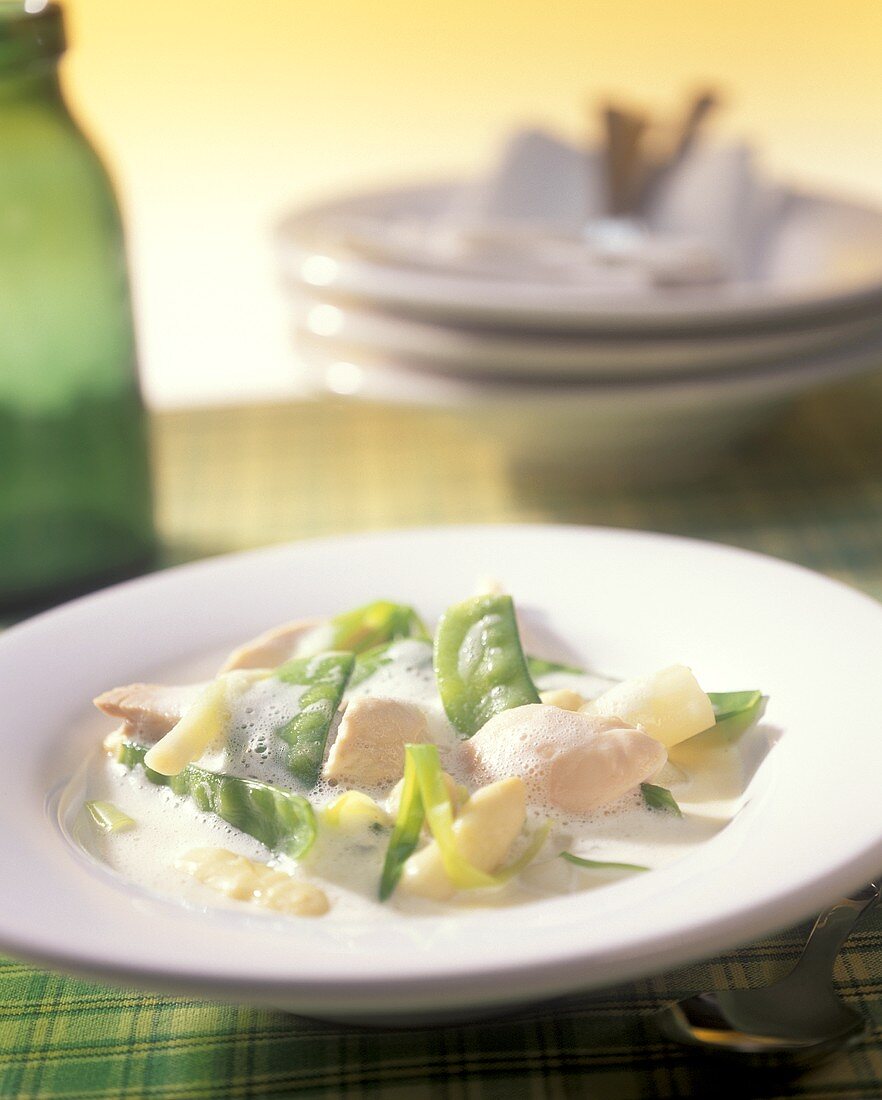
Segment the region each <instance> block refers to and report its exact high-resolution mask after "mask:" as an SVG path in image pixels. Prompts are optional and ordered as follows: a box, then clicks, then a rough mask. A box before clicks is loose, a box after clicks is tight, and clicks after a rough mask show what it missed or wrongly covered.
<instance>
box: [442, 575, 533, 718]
mask: <svg viewBox="0 0 882 1100" xmlns="http://www.w3.org/2000/svg"><path fill="white" fill-rule="evenodd" d="M435 679H436V680H437V682H438V691H439V692H440V694H441V702H442V703H443V704H444V710H445V711H446V712H447V717H448V718H449V719H450V721H451V722H452V724H453V725H454V727H455V728H456V729H457V730H459V732H460V733H461V734H463V735H464V736H465V737H471V736H472V734H473V733H477V731H478V730H479V729H480V728H481V726H483V725H484V723H485V722H487V721H488V720H489V719H490V718H492V717H493V716H494V714H499V713H500V712H501V711H503V710H510V709H511V708H512V707H520V706H523V705H524V704H526V703H538V702H539V693H538V692H537V691H536V688H535V686H534V684H533V681H532V680H531V678H530V673H529V671H528V669H527V662H526V660H525V659H524V653H523V650H522V649H521V641H520V638H519V636H518V626H517V621H516V620H515V613H514V604H513V603H512V599H511V596H475V597H473V598H472V599H469V600H464V601H463V602H462V603H458V604H455V605H454V606H453V607H451V608H449V609H448V610H447V611H446V612H445V613H444V615H443V616H442V618H441V621H440V622H439V624H438V630H437V632H436V634H435Z"/></svg>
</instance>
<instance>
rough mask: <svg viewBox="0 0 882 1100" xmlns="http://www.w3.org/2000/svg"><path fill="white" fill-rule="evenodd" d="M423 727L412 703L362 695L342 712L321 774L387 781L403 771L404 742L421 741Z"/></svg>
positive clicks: (368, 783)
mask: <svg viewBox="0 0 882 1100" xmlns="http://www.w3.org/2000/svg"><path fill="white" fill-rule="evenodd" d="M426 729H427V725H426V716H425V714H424V713H423V712H422V710H420V708H419V707H418V706H415V705H414V704H413V703H405V702H402V701H401V700H400V699H385V698H383V697H381V696H379V695H362V696H360V697H359V698H358V699H355V700H353V701H352V702H351V703H350V704H349V705H348V706H347V708H346V710H345V711H344V712H343V719H342V721H341V722H340V729H339V730H338V732H337V739H336V740H335V741H334V744H333V745H332V746H331V751H330V752H329V753H328V759H327V761H326V762H325V766H324V768H323V769H322V775H323V777H324V778H325V779H331V780H334V781H335V782H346V783H349V784H351V785H353V786H357V787H378V786H380V785H381V784H384V783H391V782H393V780H395V779H400V778H401V776H402V775H403V774H404V746H405V745H406V744H408V742H414V743H416V742H419V741H425V739H426Z"/></svg>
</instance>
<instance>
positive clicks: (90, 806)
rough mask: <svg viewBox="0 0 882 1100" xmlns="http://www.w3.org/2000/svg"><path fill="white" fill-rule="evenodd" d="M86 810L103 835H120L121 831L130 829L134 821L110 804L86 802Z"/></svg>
mask: <svg viewBox="0 0 882 1100" xmlns="http://www.w3.org/2000/svg"><path fill="white" fill-rule="evenodd" d="M86 810H87V811H88V814H89V816H90V817H91V818H92V820H93V821H94V822H95V824H96V825H97V826H98V828H99V829H102V830H103V831H104V832H105V833H120V832H122V831H123V829H131V828H132V826H133V825H134V824H135V819H134V818H133V817H129V815H128V814H126V813H123V811H122V810H121V809H120V808H119V807H118V806H114V804H113V803H112V802H102V801H100V800H99V801H95V802H87V803H86Z"/></svg>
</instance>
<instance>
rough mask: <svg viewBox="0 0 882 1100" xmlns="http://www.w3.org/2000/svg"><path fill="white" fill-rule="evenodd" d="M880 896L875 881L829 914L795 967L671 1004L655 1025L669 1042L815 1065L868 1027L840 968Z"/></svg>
mask: <svg viewBox="0 0 882 1100" xmlns="http://www.w3.org/2000/svg"><path fill="white" fill-rule="evenodd" d="M878 899H879V887H878V886H877V885H876V883H874V882H871V883H870V884H869V885H868V886H866V887H864V888H863V889H862V890H858V891H857V892H856V893H855V894H853V895H852V896H850V897H847V898H843V899H842V900H841V901H838V902H837V903H836V904H835V905H833V906H831V907H830V908H829V909H827V910H826V911H825V912H824V913H822V914H821V915H820V916H819V917H818V919H817V920H816V921H815V925H814V927H813V928H812V930H811V932H810V933H809V938H808V941H807V942H806V945H805V947H804V948H803V952H802V955H801V956H800V958H799V961H798V962H797V964H796V966H795V967H794V968H793V970H791V971H790V973H789V974H788V975H787V976H786V977H785V978H782V979H781V980H780V981H777V982H774V983H773V984H772V985H767V986H761V987H759V988H756V989H732V990H721V991H720V992H716V993H699V994H698V995H696V996H694V997H688V998H687V999H686V1000H684V1001H679V1002H677V1003H676V1004H672V1005H669V1006H668V1007H666V1008H663V1009H661V1011H660V1012H658V1013H657V1014H656V1017H655V1020H656V1023H657V1024H658V1026H659V1028H660V1030H661V1031H662V1032H663V1033H664V1035H665V1036H666V1038H668V1039H673V1040H674V1041H675V1042H678V1043H685V1044H688V1045H689V1046H692V1047H698V1048H701V1049H702V1050H704V1051H707V1052H709V1053H721V1054H736V1055H745V1054H746V1055H753V1056H763V1057H765V1056H771V1055H786V1056H788V1057H790V1058H794V1057H796V1058H799V1060H801V1061H813V1060H815V1059H817V1058H821V1057H823V1056H824V1055H825V1054H828V1053H830V1052H831V1051H833V1050H834V1049H836V1047H838V1046H840V1045H841V1044H842V1043H844V1042H845V1041H846V1040H847V1039H856V1038H857V1037H858V1036H859V1035H860V1034H861V1033H862V1032H863V1031H864V1030H865V1028H866V1021H865V1020H864V1018H863V1016H862V1015H861V1014H860V1013H859V1012H856V1011H855V1010H854V1009H853V1008H849V1007H848V1006H847V1005H846V1004H844V1003H843V1002H842V1001H841V1000H840V999H839V997H838V996H837V995H836V992H835V990H834V989H833V984H832V971H833V963H834V962H835V961H836V956H837V955H838V954H839V951H840V948H841V947H842V945H843V943H844V942H845V941H846V939H847V938H848V936H849V935H850V934H851V930H852V928H853V927H854V925H855V923H856V921H857V920H858V919H859V918H860V917H861V915H862V914H863V913H864V912H865V911H866V910H867V909H869V908H870V906H872V905H873V904H875V902H876V901H878Z"/></svg>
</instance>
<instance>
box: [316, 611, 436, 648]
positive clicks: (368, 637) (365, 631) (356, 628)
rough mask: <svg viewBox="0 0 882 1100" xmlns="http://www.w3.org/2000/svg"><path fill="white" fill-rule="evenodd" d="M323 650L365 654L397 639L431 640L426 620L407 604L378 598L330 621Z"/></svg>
mask: <svg viewBox="0 0 882 1100" xmlns="http://www.w3.org/2000/svg"><path fill="white" fill-rule="evenodd" d="M327 627H328V632H327V633H325V632H324V631H322V629H321V628H319V631H318V632H317V636H318V635H319V633H321V634H323V635H324V643H325V644H323V645H322V648H323V649H345V650H348V651H349V652H350V653H365V652H366V651H367V650H369V649H373V648H375V647H376V646H378V645H381V644H382V643H384V642H391V641H392V640H393V639H395V638H422V639H423V640H424V641H430V640H431V638H430V636H429V632H428V631H427V630H426V627H425V625H424V623H423V621H422V619H421V618H420V617H419V615H417V613H416V611H414V609H413V608H412V607H408V605H407V604H403V603H393V602H392V601H391V600H374V602H373V603H368V604H365V605H364V606H363V607H356V608H354V609H353V610H352V611H344V612H342V614H340V615H335V616H334V617H333V618H332V619H331V620H330V621H329V622H328V624H327Z"/></svg>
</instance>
